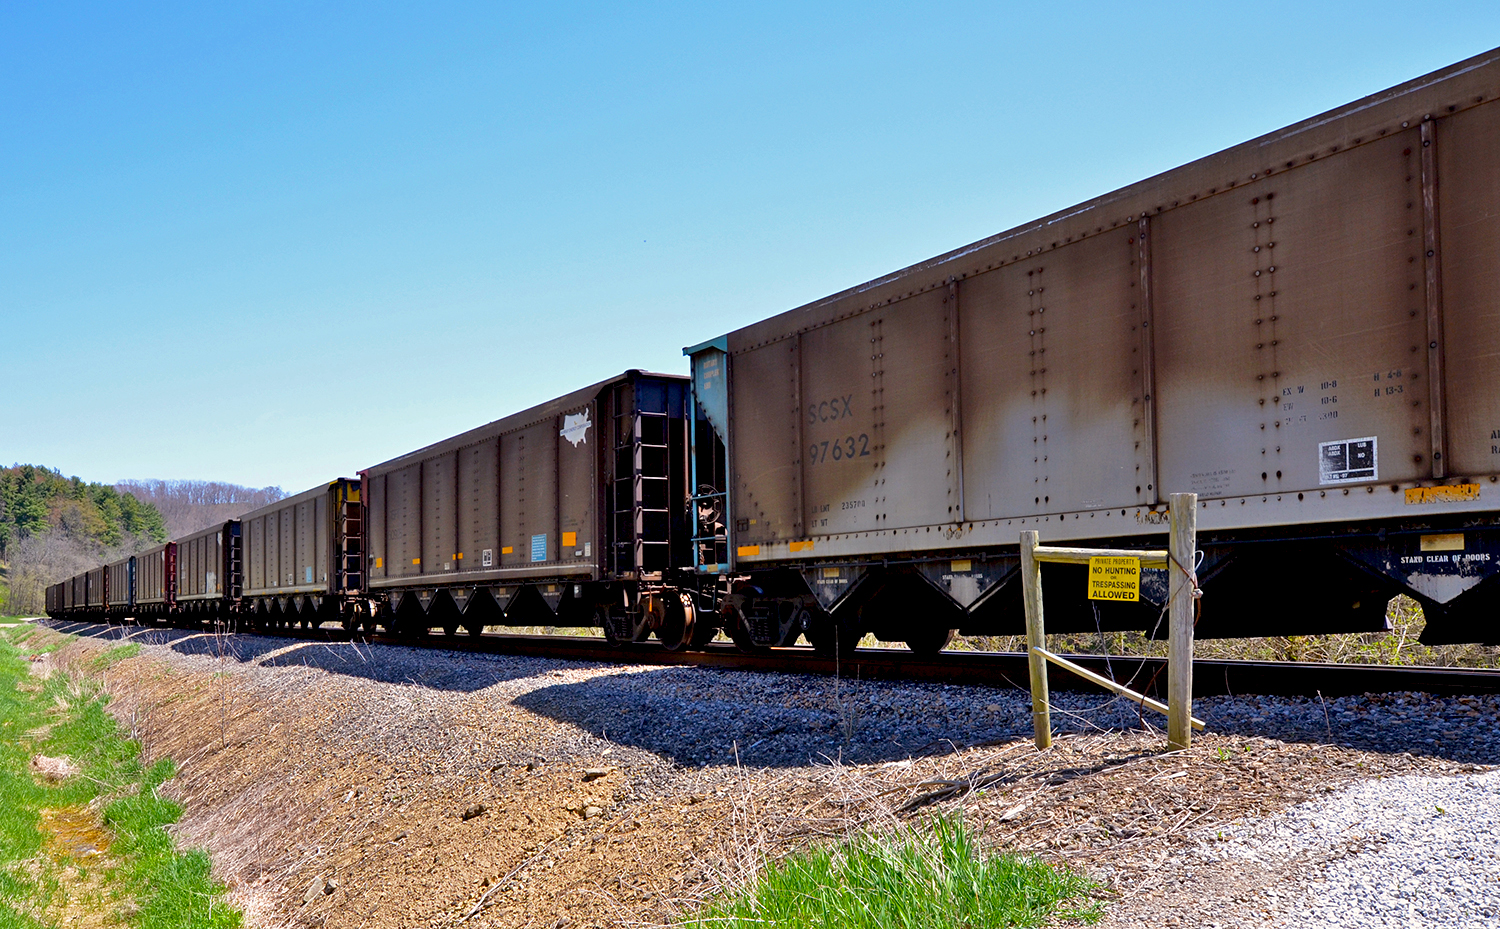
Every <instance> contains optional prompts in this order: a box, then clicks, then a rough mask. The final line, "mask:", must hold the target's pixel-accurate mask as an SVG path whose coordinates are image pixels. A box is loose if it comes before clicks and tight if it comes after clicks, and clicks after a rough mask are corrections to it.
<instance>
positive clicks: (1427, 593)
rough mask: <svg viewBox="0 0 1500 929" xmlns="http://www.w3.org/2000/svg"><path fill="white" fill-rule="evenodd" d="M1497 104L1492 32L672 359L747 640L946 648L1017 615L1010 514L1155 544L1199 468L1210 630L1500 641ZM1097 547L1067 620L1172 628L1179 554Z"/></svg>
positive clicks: (1059, 625) (1065, 536) (1060, 583)
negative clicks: (1115, 599) (1166, 623)
mask: <svg viewBox="0 0 1500 929" xmlns="http://www.w3.org/2000/svg"><path fill="white" fill-rule="evenodd" d="M1497 101H1500V52H1492V53H1489V54H1486V55H1483V56H1479V57H1477V58H1474V59H1471V60H1469V61H1465V62H1461V63H1459V64H1456V65H1453V66H1452V67H1449V68H1445V69H1443V70H1442V71H1439V72H1436V73H1434V74H1431V75H1428V76H1426V77H1423V78H1420V79H1417V80H1414V81H1411V82H1409V83H1407V84H1404V85H1402V86H1399V87H1396V88H1393V89H1391V90H1388V91H1385V92H1383V93H1379V94H1376V95H1374V96H1371V97H1368V98H1365V99H1363V100H1359V101H1357V102H1355V103H1352V104H1350V105H1348V106H1345V107H1341V108H1339V109H1337V110H1334V111H1332V112H1329V113H1325V114H1323V115H1320V116H1317V117H1313V118H1311V119H1308V120H1305V121H1303V122H1301V123H1298V124H1296V125H1294V126H1290V127H1288V128H1286V129H1283V130H1280V131H1278V132H1273V133H1271V134H1269V135H1266V136H1263V137H1261V138H1258V139H1255V140H1253V141H1250V142H1247V143H1245V144H1243V145H1240V146H1237V147H1235V148H1231V149H1229V150H1227V151H1223V152H1220V153H1218V154H1216V155H1211V156H1209V157H1207V158H1203V159H1201V160H1199V161H1196V162H1193V163H1191V164H1188V165H1185V166H1183V167H1180V168H1177V169H1175V170H1172V171H1169V172H1167V173H1165V174H1161V175H1158V176H1156V177H1153V178H1150V179H1148V180H1145V181H1142V182H1140V183H1137V184H1134V185H1132V186H1130V187H1127V188H1125V189H1122V190H1118V191H1115V192H1113V193H1110V194H1106V195H1104V196H1101V197H1098V198H1096V199H1094V200H1091V201H1089V202H1087V203H1083V204H1080V205H1078V206H1074V207H1070V208H1069V209H1066V210H1063V211H1061V212H1059V213H1055V214H1053V215H1051V216H1048V217H1046V218H1044V219H1041V220H1038V221H1036V222H1033V223H1028V224H1026V225H1024V226H1021V227H1018V228H1015V229H1012V230H1010V231H1008V232H1004V233H1001V234H999V235H996V236H993V237H991V238H988V239H985V240H983V241H981V242H977V243H974V244H972V245H968V246H965V247H963V248H960V249H957V250H955V251H952V252H949V253H947V254H945V255H941V256H938V257H936V258H933V259H931V260H929V261H924V262H922V263H920V264H917V265H913V266H912V267H909V268H906V269H904V270H901V271H898V272H895V273H893V274H890V275H888V276H885V277H882V278H880V279H877V280H874V281H870V282H868V283H865V284H861V285H859V286H858V287H854V288H851V289H849V290H846V291H844V292H842V293H839V294H835V295H833V296H831V297H828V298H826V299H822V300H818V301H815V302H813V303H810V304H807V305H806V306H803V307H800V308H798V309H795V310H792V311H790V312H786V313H783V314H781V315H779V316H776V317H773V318H771V319H768V320H765V321H764V322H760V323H757V324H755V325H751V326H748V327H746V328H743V329H740V330H737V331H735V332H731V333H729V334H728V335H726V336H724V337H722V338H720V339H716V340H714V341H712V342H709V343H705V344H703V345H700V346H695V347H694V348H691V349H688V350H687V352H688V354H690V355H691V356H692V366H693V376H694V392H695V396H696V397H697V400H698V407H699V412H698V417H699V423H700V427H701V428H700V429H699V437H698V442H697V443H696V444H695V456H694V460H695V462H696V463H697V464H698V471H697V475H698V476H697V477H696V478H695V485H696V484H699V483H702V484H707V485H709V489H708V490H705V491H704V492H703V493H701V494H699V495H698V497H699V501H700V506H699V512H700V513H701V512H704V511H705V509H710V510H711V509H713V507H715V506H717V507H719V508H720V509H719V511H718V512H719V518H720V519H722V521H723V523H724V524H725V525H726V527H727V531H726V532H723V533H721V534H722V535H723V536H724V539H723V545H722V549H723V550H722V552H720V551H717V550H716V551H714V552H712V553H709V552H707V551H706V550H703V549H700V550H698V551H696V552H695V554H696V555H697V556H698V557H697V565H696V569H697V570H698V571H699V573H701V574H714V573H725V574H729V575H734V576H748V577H749V578H750V582H749V583H748V584H746V585H743V586H742V587H741V588H740V593H738V594H736V596H735V597H732V598H731V602H730V603H729V605H728V607H727V609H728V610H729V612H731V613H735V612H738V613H739V614H743V615H742V617H741V619H742V621H743V622H744V623H746V624H748V625H755V626H757V628H758V629H759V632H758V640H759V641H760V642H761V643H762V644H769V643H773V642H775V641H781V640H785V639H786V638H787V636H789V635H790V636H791V637H795V635H796V634H797V632H798V630H799V629H806V630H808V631H809V632H811V633H813V636H812V637H813V638H815V639H817V640H818V641H819V642H821V643H823V644H824V645H829V644H830V643H836V642H837V641H838V640H837V639H836V638H835V637H836V636H844V637H845V638H844V641H848V640H849V637H852V636H855V635H857V634H859V633H860V632H863V631H874V632H876V633H877V634H878V635H880V636H882V637H884V638H892V639H905V640H907V641H908V642H909V643H910V644H912V645H913V647H916V648H922V649H932V648H935V647H939V646H940V645H941V644H942V643H944V642H946V641H947V639H948V636H949V635H950V632H951V630H954V629H959V630H964V631H969V632H975V633H1007V634H1013V633H1017V632H1019V631H1021V628H1022V608H1021V595H1020V590H1019V586H1018V584H1017V561H1018V558H1017V554H1016V546H1017V541H1018V537H1019V534H1020V533H1021V531H1022V530H1025V529H1035V530H1038V531H1039V532H1040V533H1041V538H1042V540H1043V541H1044V542H1063V541H1079V542H1081V541H1085V540H1090V541H1098V542H1100V543H1101V544H1106V543H1107V544H1115V543H1118V544H1128V545H1137V546H1145V545H1147V544H1159V543H1160V535H1159V534H1160V533H1162V532H1164V523H1165V519H1166V514H1165V509H1166V506H1165V501H1166V500H1167V497H1168V495H1169V494H1170V493H1173V492H1183V491H1191V492H1196V493H1197V494H1198V496H1199V500H1200V503H1199V505H1200V507H1201V511H1200V513H1199V516H1198V527H1199V532H1200V540H1201V545H1202V549H1203V563H1202V564H1201V566H1199V568H1198V577H1199V579H1200V580H1201V582H1202V586H1203V588H1204V591H1205V596H1204V599H1203V601H1202V603H1203V612H1202V618H1201V620H1200V624H1199V627H1198V633H1199V635H1203V636H1214V635H1271V634H1288V633H1298V634H1300V633H1313V632H1348V631H1364V630H1376V629H1383V628H1385V624H1386V619H1385V615H1386V604H1387V601H1388V600H1389V599H1390V598H1391V597H1392V596H1394V595H1396V594H1399V593H1405V594H1408V595H1410V596H1412V597H1415V598H1416V599H1417V600H1418V601H1420V602H1421V604H1422V605H1423V607H1424V609H1425V610H1426V614H1427V620H1428V623H1427V627H1426V631H1425V633H1424V639H1425V641H1428V642H1444V641H1486V642H1494V641H1497V640H1500V618H1497V616H1500V614H1497V607H1500V580H1497V577H1500V527H1497V525H1500V521H1497V519H1496V514H1495V508H1496V502H1497V499H1500V487H1497V486H1496V484H1497V480H1500V391H1497V390H1496V389H1495V384H1496V383H1500V172H1497V171H1496V167H1495V166H1496V165H1497V164H1500V102H1497ZM714 450H717V453H718V454H720V455H722V456H726V457H725V459H724V460H725V464H724V465H723V466H722V468H720V469H719V473H715V470H714V468H713V466H712V465H711V464H709V462H710V459H711V457H712V454H713V453H714ZM709 504H711V506H710V505H709ZM704 531H705V530H704V529H703V528H702V527H701V526H700V529H699V533H700V534H704ZM1153 536H1154V537H1155V538H1153ZM1084 570H1085V569H1083V568H1081V567H1076V566H1054V565H1049V566H1047V567H1046V568H1045V569H1044V575H1045V576H1046V578H1047V580H1046V596H1047V617H1048V626H1049V630H1052V631H1069V630H1071V631H1095V630H1097V629H1151V628H1153V627H1154V625H1155V623H1156V622H1157V621H1158V619H1159V616H1160V611H1161V602H1162V598H1163V596H1164V592H1165V580H1164V578H1153V577H1150V576H1149V575H1153V574H1162V573H1164V572H1145V574H1146V575H1148V576H1147V577H1146V578H1145V579H1144V581H1143V585H1142V586H1143V589H1142V596H1143V599H1142V600H1141V602H1139V603H1136V604H1116V603H1099V602H1096V601H1089V600H1087V599H1086V598H1085V595H1084V591H1085V585H1084V579H1083V574H1082V572H1083V571H1084Z"/></svg>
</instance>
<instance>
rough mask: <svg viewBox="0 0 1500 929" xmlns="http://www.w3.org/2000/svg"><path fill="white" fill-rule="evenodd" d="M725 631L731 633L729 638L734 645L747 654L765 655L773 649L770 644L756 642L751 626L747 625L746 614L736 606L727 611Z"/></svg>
mask: <svg viewBox="0 0 1500 929" xmlns="http://www.w3.org/2000/svg"><path fill="white" fill-rule="evenodd" d="M724 631H725V632H727V633H729V640H730V641H731V642H733V643H734V647H735V648H737V649H739V650H740V651H742V652H744V653H745V654H747V655H764V654H767V653H768V652H770V650H771V649H770V646H767V645H756V644H755V640H754V639H753V638H751V637H750V628H749V627H748V626H746V625H745V614H744V613H742V612H740V611H739V610H738V609H736V608H734V607H729V608H728V609H726V611H725V614H724Z"/></svg>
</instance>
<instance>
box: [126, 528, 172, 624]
mask: <svg viewBox="0 0 1500 929" xmlns="http://www.w3.org/2000/svg"><path fill="white" fill-rule="evenodd" d="M176 591H177V545H176V543H174V542H167V543H165V544H162V545H158V546H156V547H154V548H148V549H146V550H145V551H144V552H141V553H140V554H139V555H136V556H135V587H134V590H133V591H132V600H131V612H132V615H134V616H135V617H136V618H137V619H138V620H145V621H151V622H156V621H160V620H161V619H163V618H164V617H165V616H166V615H167V614H168V613H169V612H171V610H172V609H173V608H174V603H175V596H176Z"/></svg>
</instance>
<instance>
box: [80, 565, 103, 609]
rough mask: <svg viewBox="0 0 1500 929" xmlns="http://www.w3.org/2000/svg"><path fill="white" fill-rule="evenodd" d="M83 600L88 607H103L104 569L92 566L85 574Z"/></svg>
mask: <svg viewBox="0 0 1500 929" xmlns="http://www.w3.org/2000/svg"><path fill="white" fill-rule="evenodd" d="M84 597H85V599H84V602H85V603H86V604H87V605H88V607H89V609H91V610H97V609H102V608H103V607H104V569H103V568H94V569H93V570H92V571H89V572H88V573H87V574H86V575H85V580H84Z"/></svg>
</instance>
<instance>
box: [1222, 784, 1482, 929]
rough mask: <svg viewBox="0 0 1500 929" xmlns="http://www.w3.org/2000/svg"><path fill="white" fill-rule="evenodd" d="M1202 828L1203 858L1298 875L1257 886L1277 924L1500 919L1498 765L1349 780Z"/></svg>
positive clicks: (1352, 926)
mask: <svg viewBox="0 0 1500 929" xmlns="http://www.w3.org/2000/svg"><path fill="white" fill-rule="evenodd" d="M1207 838H1209V839H1210V841H1209V843H1208V844H1207V845H1206V847H1205V848H1204V849H1203V850H1202V851H1201V852H1200V853H1199V855H1198V857H1199V859H1200V860H1201V861H1203V862H1204V863H1205V864H1207V863H1210V862H1221V861H1225V860H1231V859H1239V860H1253V861H1258V862H1262V863H1267V864H1273V865H1279V866H1281V867H1284V868H1286V869H1287V870H1288V871H1290V872H1292V873H1294V874H1296V875H1298V877H1296V878H1295V879H1294V880H1293V881H1292V882H1291V883H1289V884H1287V885H1284V886H1281V887H1277V888H1274V889H1268V890H1266V891H1263V892H1262V893H1261V895H1260V896H1261V900H1260V905H1262V906H1264V907H1265V908H1266V909H1267V910H1268V911H1270V912H1271V913H1273V914H1274V915H1275V918H1276V924H1277V925H1281V926H1286V927H1293V929H1304V927H1305V929H1322V927H1349V929H1370V927H1385V926H1391V927H1397V926H1399V927H1403V929H1405V927H1411V926H1433V927H1437V926H1442V927H1474V929H1479V927H1485V929H1488V927H1492V926H1494V925H1496V924H1497V922H1500V772H1491V773H1486V774H1476V775H1466V776H1458V777H1452V778H1431V777H1418V776H1399V777H1392V778H1387V779H1384V780H1378V781H1371V782H1367V783H1362V784H1355V785H1352V786H1349V787H1346V788H1344V789H1342V790H1340V791H1338V792H1337V793H1334V794H1332V795H1330V796H1329V797H1328V798H1327V799H1324V800H1320V801H1316V802H1313V803H1308V804H1303V805H1300V806H1297V807H1295V808H1293V809H1290V810H1287V811H1286V812H1284V813H1282V814H1280V815H1278V816H1275V817H1272V818H1270V819H1265V820H1260V821H1256V822H1254V823H1249V824H1243V825H1238V826H1234V827H1231V828H1229V829H1225V830H1221V831H1219V832H1218V833H1216V834H1215V835H1213V836H1211V837H1207Z"/></svg>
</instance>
